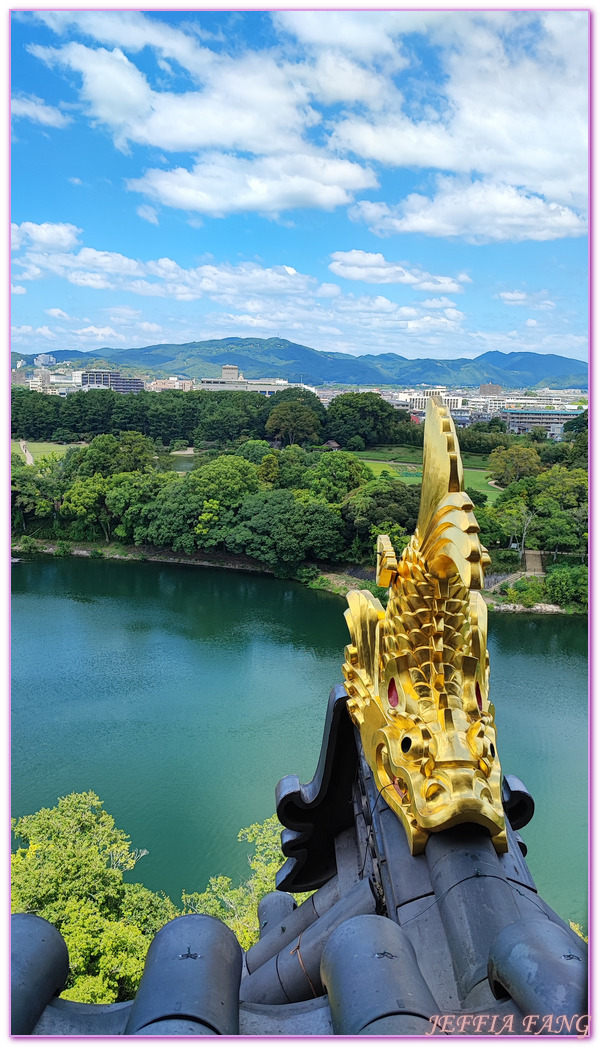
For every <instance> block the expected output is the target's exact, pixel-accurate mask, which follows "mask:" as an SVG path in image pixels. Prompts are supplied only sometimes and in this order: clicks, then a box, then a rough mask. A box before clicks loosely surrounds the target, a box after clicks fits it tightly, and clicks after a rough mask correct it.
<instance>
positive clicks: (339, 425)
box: [327, 393, 396, 447]
mask: <svg viewBox="0 0 600 1047" xmlns="http://www.w3.org/2000/svg"><path fill="white" fill-rule="evenodd" d="M395 423H396V419H395V411H394V408H393V407H392V405H391V404H388V403H386V401H385V400H382V398H381V396H379V394H378V393H342V395H341V396H336V397H335V399H333V400H332V401H331V403H330V405H329V408H328V410H327V430H328V432H329V435H330V437H331V438H332V439H333V440H337V442H338V443H339V444H341V445H342V447H347V446H348V441H349V440H351V439H352V438H353V437H354V436H359V437H360V438H361V439H362V440H363V441H364V443H365V445H366V446H367V447H372V446H373V445H374V444H382V443H387V442H388V441H389V440H391V439H392V436H393V433H394V426H395Z"/></svg>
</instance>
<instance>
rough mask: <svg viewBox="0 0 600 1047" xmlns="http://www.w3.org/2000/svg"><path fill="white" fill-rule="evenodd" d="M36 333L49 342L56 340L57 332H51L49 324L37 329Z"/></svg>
mask: <svg viewBox="0 0 600 1047" xmlns="http://www.w3.org/2000/svg"><path fill="white" fill-rule="evenodd" d="M35 333H36V334H39V335H41V336H42V338H47V339H48V341H53V340H54V339H55V338H56V334H55V332H54V331H51V330H50V328H49V327H48V325H47V324H44V325H43V326H42V327H36V329H35Z"/></svg>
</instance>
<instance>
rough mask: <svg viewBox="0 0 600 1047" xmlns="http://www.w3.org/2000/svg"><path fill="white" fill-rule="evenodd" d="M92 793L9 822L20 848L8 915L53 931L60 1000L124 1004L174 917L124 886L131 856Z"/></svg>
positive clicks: (154, 899) (159, 900)
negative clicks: (64, 953) (33, 919)
mask: <svg viewBox="0 0 600 1047" xmlns="http://www.w3.org/2000/svg"><path fill="white" fill-rule="evenodd" d="M102 807H103V805H102V801H101V800H100V799H99V798H98V796H97V795H96V794H95V793H93V792H91V791H90V792H84V793H71V794H70V795H69V796H63V797H61V798H60V799H59V801H58V804H57V805H56V807H52V808H42V810H40V811H38V812H37V813H36V814H32V815H26V816H25V817H23V818H20V819H18V820H16V821H13V830H14V834H15V836H16V837H17V838H18V839H19V840H21V841H23V842H24V843H25V844H26V846H25V847H22V846H20V847H18V849H17V850H16V852H15V853H14V854H12V855H11V873H12V876H11V911H12V912H35V913H37V914H38V915H39V916H42V917H43V918H44V919H45V920H48V921H49V922H50V923H52V924H54V926H55V927H57V928H58V930H59V931H60V932H61V934H62V935H63V937H64V939H65V941H66V943H67V948H68V950H69V968H70V971H69V979H68V982H67V990H66V992H64V993H63V997H64V998H66V999H72V1000H78V1001H80V1002H82V1003H113V1002H116V1001H120V1000H128V999H131V998H132V997H133V996H134V995H135V992H136V990H137V987H138V985H139V981H140V978H141V975H142V971H143V967H144V960H145V956H146V952H147V949H148V946H149V944H150V941H151V939H152V937H153V935H154V934H155V932H156V930H158V928H159V927H161V926H162V925H163V924H164V923H166V922H167V921H168V920H170V919H172V918H173V917H174V916H177V915H178V911H177V908H176V907H175V906H174V905H173V903H172V902H171V901H170V899H169V898H167V897H166V895H164V894H154V893H153V892H152V891H149V890H148V889H147V888H145V887H142V886H141V885H140V884H126V883H124V881H123V873H124V872H125V871H127V870H131V869H133V868H134V866H135V864H136V861H137V860H138V859H139V858H140V857H141V856H142V854H143V853H147V852H139V851H137V852H136V851H132V849H131V842H130V839H129V837H128V836H127V835H126V834H125V833H124V832H123V831H122V830H121V829H117V828H116V827H115V824H114V819H113V818H112V816H111V815H110V814H108V813H107V812H106V811H104V810H103V809H102Z"/></svg>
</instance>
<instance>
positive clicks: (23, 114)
mask: <svg viewBox="0 0 600 1047" xmlns="http://www.w3.org/2000/svg"><path fill="white" fill-rule="evenodd" d="M10 112H11V116H13V117H17V118H19V117H20V118H22V119H25V120H31V121H32V122H33V123H35V124H42V125H43V126H44V127H66V126H67V124H70V123H71V117H70V116H66V115H65V113H61V111H60V109H57V108H56V106H53V105H48V104H47V103H46V102H44V101H43V100H42V99H41V98H36V97H35V95H30V96H29V97H25V96H22V95H21V96H18V97H17V98H12V99H11V103H10Z"/></svg>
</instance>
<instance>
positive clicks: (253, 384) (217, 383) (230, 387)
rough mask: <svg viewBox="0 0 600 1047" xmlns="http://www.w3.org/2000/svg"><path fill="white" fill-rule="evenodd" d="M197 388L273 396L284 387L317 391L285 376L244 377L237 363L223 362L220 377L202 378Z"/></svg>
mask: <svg viewBox="0 0 600 1047" xmlns="http://www.w3.org/2000/svg"><path fill="white" fill-rule="evenodd" d="M196 388H198V389H206V390H208V391H209V392H222V391H229V392H232V391H234V392H235V391H241V392H245V393H261V394H262V395H263V396H273V395H274V393H279V392H281V390H282V389H308V390H309V391H310V392H311V393H313V392H315V390H314V389H312V388H311V386H309V385H304V383H303V382H298V383H291V382H288V381H287V380H286V379H285V378H244V376H243V374H242V373H241V372H240V370H239V368H238V367H236V366H235V364H223V365H222V367H221V377H220V378H201V379H200V381H199V382H198V383H197V386H196Z"/></svg>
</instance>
